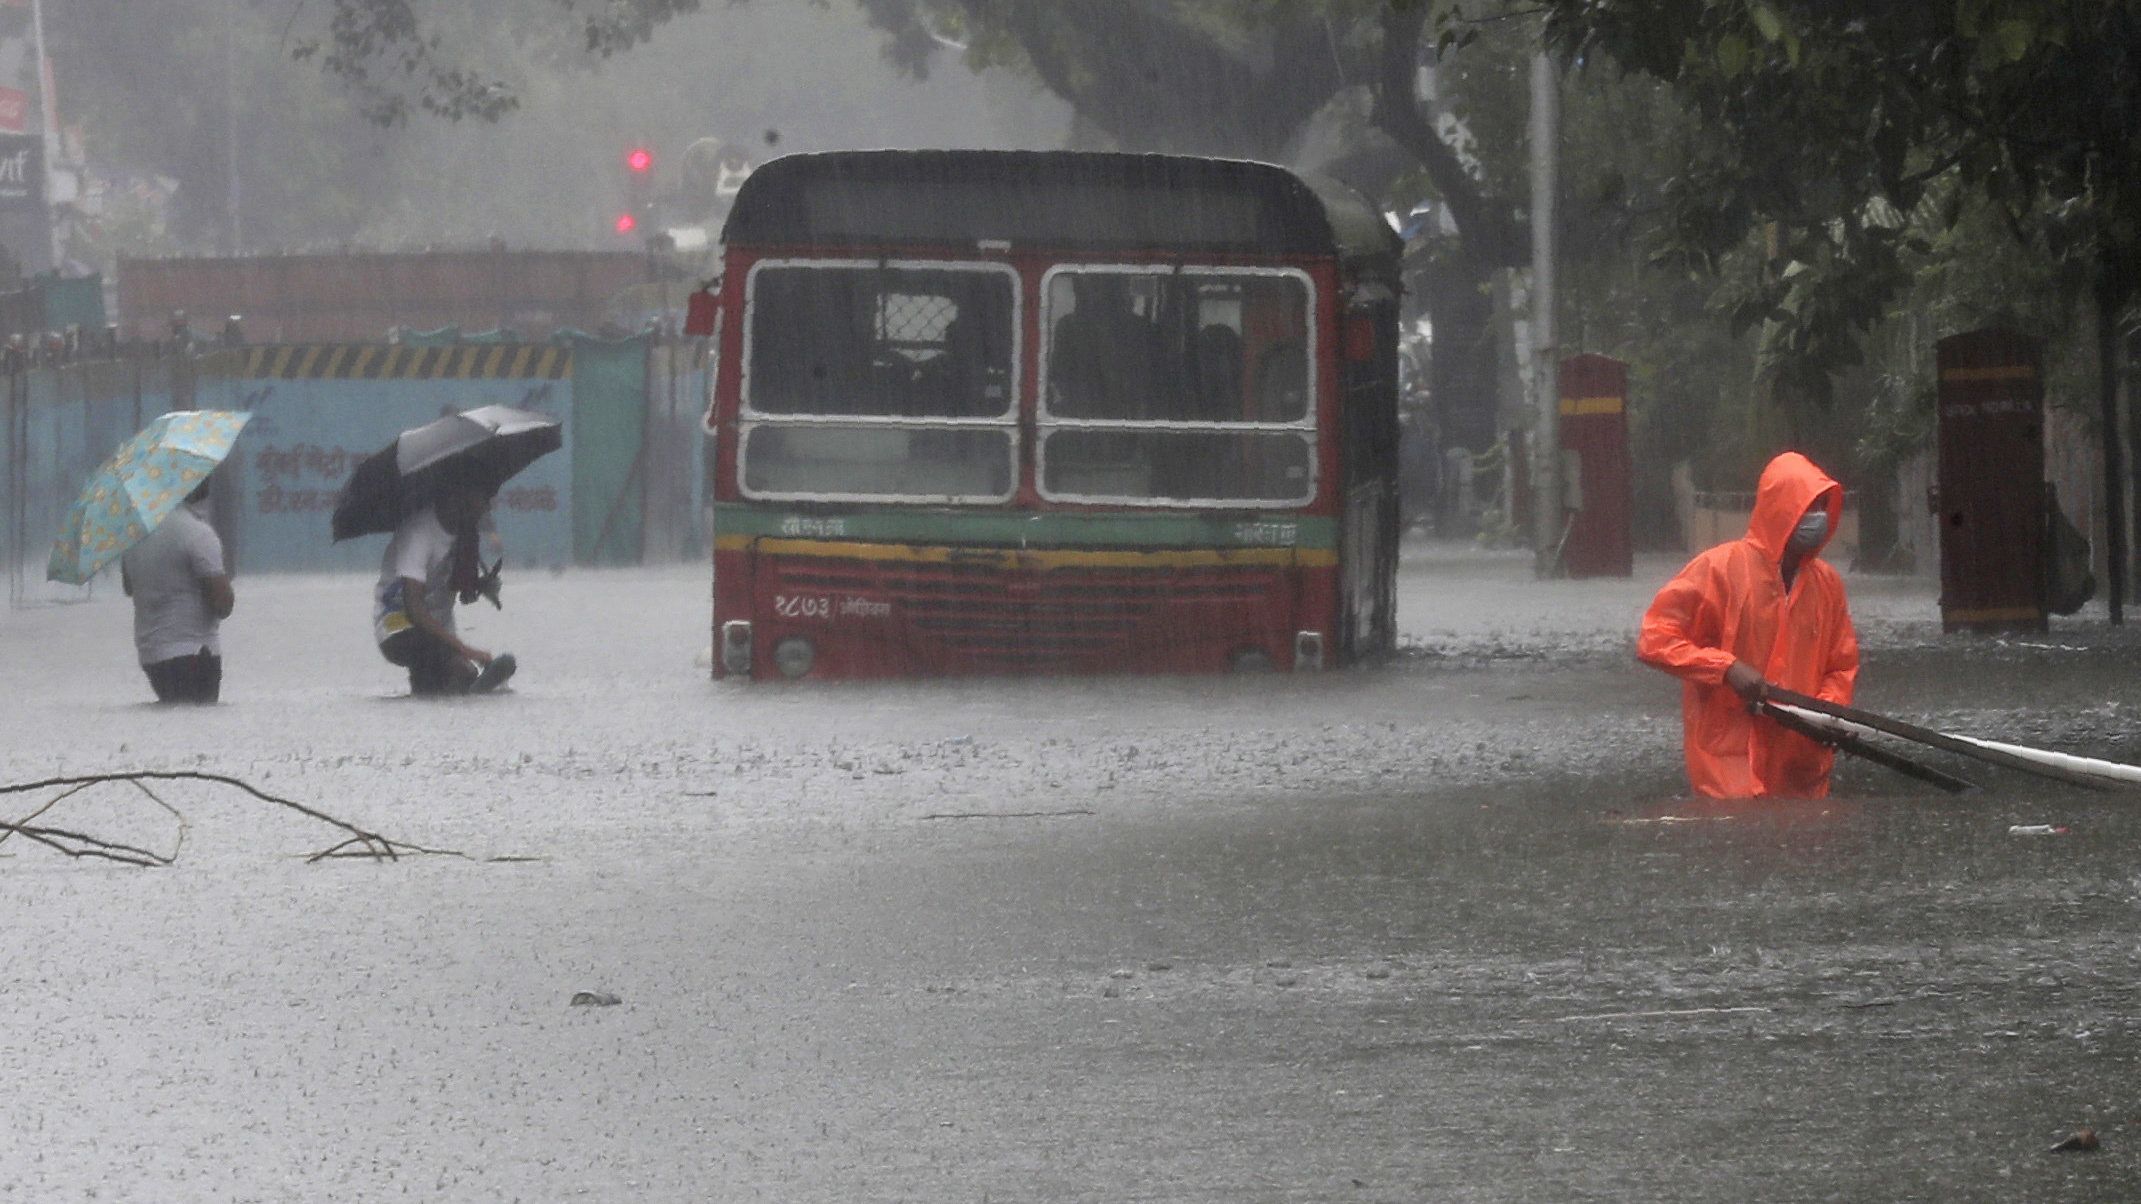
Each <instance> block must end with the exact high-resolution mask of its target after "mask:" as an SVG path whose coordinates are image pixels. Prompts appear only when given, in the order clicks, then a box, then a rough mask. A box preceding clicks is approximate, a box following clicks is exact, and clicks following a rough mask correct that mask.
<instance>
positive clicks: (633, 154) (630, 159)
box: [624, 146, 654, 176]
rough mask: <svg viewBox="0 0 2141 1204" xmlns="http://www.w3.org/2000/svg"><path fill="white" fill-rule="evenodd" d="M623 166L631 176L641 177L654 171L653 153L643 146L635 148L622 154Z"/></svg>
mask: <svg viewBox="0 0 2141 1204" xmlns="http://www.w3.org/2000/svg"><path fill="white" fill-rule="evenodd" d="M624 165H625V167H626V168H627V169H629V170H630V171H631V172H632V174H633V175H640V176H643V175H645V174H647V173H648V172H650V171H652V170H654V152H653V151H650V150H648V149H647V148H646V147H644V146H635V147H633V148H632V149H631V150H628V151H626V152H625V153H624Z"/></svg>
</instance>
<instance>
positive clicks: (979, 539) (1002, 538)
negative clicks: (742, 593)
mask: <svg viewBox="0 0 2141 1204" xmlns="http://www.w3.org/2000/svg"><path fill="white" fill-rule="evenodd" d="M714 534H715V535H716V536H722V535H744V536H773V537H778V538H783V539H812V538H817V539H862V540H882V541H886V542H896V543H963V544H989V545H993V546H1008V547H1058V548H1060V547H1104V548H1335V547H1337V546H1338V524H1337V522H1336V520H1333V519H1329V518H1318V517H1311V516H1308V515H1300V514H1256V515H1248V516H1244V517H1240V518H1206V517H1203V516H1200V515H1190V514H1080V513H1074V512H1067V511H1054V512H1051V513H1046V514H1032V513H1020V512H1005V511H973V510H901V511H886V510H852V511H840V512H813V513H807V514H806V513H802V512H799V511H792V510H784V509H781V508H779V507H777V506H750V505H738V504H735V503H728V504H723V505H717V506H715V507H714Z"/></svg>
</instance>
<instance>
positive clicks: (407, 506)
mask: <svg viewBox="0 0 2141 1204" xmlns="http://www.w3.org/2000/svg"><path fill="white" fill-rule="evenodd" d="M564 445H565V431H564V428H563V427H561V426H559V425H558V421H557V419H555V418H550V417H548V416H546V415H543V414H534V413H530V412H529V411H527V410H516V409H513V408H512V407H510V406H479V407H478V408H476V409H473V410H464V411H463V412H461V413H459V414H449V415H447V416H446V417H444V418H441V419H439V420H438V421H437V422H427V423H425V424H424V425H422V426H420V427H416V428H415V429H413V430H406V431H403V432H402V433H401V434H400V435H397V436H396V437H395V439H394V442H392V443H389V444H387V445H386V446H385V447H383V448H381V449H380V450H379V451H377V452H376V453H374V454H372V455H370V456H367V457H365V458H364V461H363V462H362V463H360V464H358V465H357V470H356V471H355V472H353V473H351V474H350V477H349V484H347V485H345V486H343V487H342V496H341V498H339V499H338V500H337V501H336V502H335V513H334V537H335V539H336V540H338V541H339V540H344V539H354V538H356V537H357V536H359V535H380V534H386V533H389V532H392V531H393V530H394V529H395V528H396V527H399V526H400V525H401V520H402V518H403V517H404V516H405V515H406V514H408V513H409V512H410V511H412V510H414V509H417V508H418V507H421V506H423V505H425V504H427V503H428V502H429V501H430V500H431V499H432V498H433V497H435V496H436V495H437V493H438V491H439V489H440V488H442V487H444V486H447V485H473V486H475V487H477V488H479V489H482V490H483V491H484V492H486V493H496V492H497V491H498V487H499V486H500V485H503V484H505V483H506V481H508V480H509V479H511V478H512V476H513V474H515V473H517V472H519V471H520V470H521V469H523V468H526V467H527V466H528V465H530V464H533V463H535V462H536V461H537V460H539V459H541V458H542V457H544V456H546V455H548V454H550V453H551V452H554V451H556V450H558V449H559V448H560V447H563V446H564Z"/></svg>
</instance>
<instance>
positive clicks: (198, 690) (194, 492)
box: [45, 410, 252, 702]
mask: <svg viewBox="0 0 2141 1204" xmlns="http://www.w3.org/2000/svg"><path fill="white" fill-rule="evenodd" d="M251 417H252V415H250V414H245V413H237V412H232V411H225V410H178V411H174V412H172V413H169V414H165V415H163V416H162V417H160V418H158V419H156V420H155V421H154V422H151V423H150V424H149V425H148V426H147V427H146V428H144V429H143V430H142V431H141V433H140V434H138V435H135V436H134V437H133V438H132V439H129V440H127V441H126V443H125V445H124V446H122V447H121V448H120V449H119V450H118V451H117V452H116V453H114V454H113V455H112V458H111V459H109V460H107V461H105V462H104V464H103V465H102V466H101V467H99V468H98V469H97V471H96V472H95V473H93V474H92V475H91V476H90V478H89V483H88V484H87V485H86V486H85V487H84V488H83V490H82V496H81V497H80V498H78V499H76V500H75V503H74V506H73V507H72V508H71V509H69V510H68V512H67V521H66V524H65V525H64V526H63V527H62V528H61V529H60V534H59V538H58V539H57V540H55V541H53V544H52V558H51V560H50V562H49V563H47V565H46V566H45V576H46V577H47V578H49V579H51V580H53V581H64V582H66V583H68V584H70V585H81V584H84V583H85V582H87V581H88V580H89V579H90V578H91V577H93V576H95V575H96V574H97V573H98V572H99V571H100V570H102V569H103V568H104V567H105V566H106V565H108V564H110V563H111V562H112V561H113V560H115V559H118V558H120V557H121V556H124V557H126V559H125V561H124V562H123V563H122V565H121V570H120V584H121V585H122V587H123V588H125V590H126V592H127V593H128V594H129V595H130V596H131V597H132V598H133V599H134V646H135V650H136V651H137V652H138V653H139V654H140V657H141V667H142V670H143V672H145V673H147V674H148V678H149V685H150V688H152V689H154V690H155V691H156V697H157V698H158V699H159V700H160V701H164V702H214V701H216V700H217V698H218V697H219V696H220V695H221V692H222V681H223V654H222V647H221V644H220V643H219V642H218V628H219V626H220V624H221V623H222V621H223V620H224V619H225V618H228V617H229V616H230V612H231V608H232V606H233V605H234V603H235V600H236V599H235V598H234V596H233V594H232V591H231V585H230V569H229V566H228V564H227V563H226V562H225V560H224V556H223V541H222V540H221V539H219V538H217V536H216V533H215V530H214V528H212V527H210V526H209V525H208V521H207V519H206V517H205V516H204V515H203V513H202V510H201V508H202V507H203V506H205V504H206V499H207V484H208V478H209V475H210V474H211V473H213V472H214V471H215V470H216V466H217V465H219V464H221V463H222V462H223V460H224V457H226V456H228V455H230V449H231V445H232V444H233V443H235V442H236V441H237V438H238V432H239V431H241V430H243V429H244V428H245V424H246V422H247V421H248V420H249V419H250V418H251Z"/></svg>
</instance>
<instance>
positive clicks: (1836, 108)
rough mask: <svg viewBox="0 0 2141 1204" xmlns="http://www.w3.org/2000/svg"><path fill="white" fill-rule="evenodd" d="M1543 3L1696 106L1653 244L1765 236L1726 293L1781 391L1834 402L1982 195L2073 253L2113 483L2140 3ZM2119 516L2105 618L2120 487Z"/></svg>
mask: <svg viewBox="0 0 2141 1204" xmlns="http://www.w3.org/2000/svg"><path fill="white" fill-rule="evenodd" d="M1544 4H1545V7H1546V8H1547V10H1548V23H1547V29H1548V36H1549V38H1550V39H1551V41H1552V42H1553V44H1554V45H1555V46H1556V48H1557V49H1558V51H1559V52H1560V54H1561V55H1562V57H1563V59H1564V61H1566V62H1569V63H1571V64H1574V63H1584V62H1590V61H1593V60H1607V61H1611V62H1613V63H1615V64H1617V65H1618V66H1620V67H1621V68H1623V69H1625V70H1627V71H1630V72H1632V73H1636V74H1640V75H1644V76H1648V77H1651V78H1654V79H1657V80H1660V81H1663V82H1664V83H1666V84H1668V85H1669V86H1671V87H1672V89H1673V90H1674V91H1675V93H1676V94H1677V95H1679V96H1680V97H1682V98H1683V99H1684V100H1685V101H1686V102H1687V103H1688V104H1689V105H1690V106H1691V107H1692V108H1693V109H1694V110H1695V111H1696V112H1697V113H1698V114H1700V116H1701V117H1702V119H1703V122H1704V126H1705V129H1706V132H1707V134H1708V137H1707V138H1706V139H1705V140H1704V141H1703V142H1702V143H1700V144H1698V145H1696V146H1693V147H1691V148H1690V150H1691V154H1690V156H1689V159H1688V162H1687V164H1686V168H1685V170H1684V171H1683V173H1682V174H1681V175H1680V176H1679V177H1678V179H1677V181H1676V185H1675V187H1674V188H1673V189H1672V190H1671V191H1670V193H1669V194H1668V197H1667V200H1668V203H1669V215H1668V220H1667V221H1666V223H1665V225H1664V228H1663V229H1664V237H1663V239H1662V240H1661V245H1660V251H1661V254H1662V255H1663V256H1664V257H1665V258H1666V259H1667V260H1669V261H1673V262H1678V263H1682V264H1685V265H1689V266H1694V267H1698V268H1701V269H1704V270H1715V269H1716V268H1717V267H1718V266H1719V265H1720V264H1722V263H1723V262H1724V261H1725V258H1726V257H1727V256H1728V255H1729V254H1730V253H1731V252H1732V251H1733V250H1734V249H1735V248H1737V247H1740V246H1743V245H1744V244H1745V242H1746V240H1747V239H1748V238H1749V237H1750V236H1751V235H1754V234H1756V233H1758V232H1759V233H1760V235H1761V236H1762V237H1763V239H1764V243H1765V246H1766V250H1767V252H1768V253H1767V254H1766V255H1765V256H1763V257H1762V262H1761V263H1760V264H1759V268H1758V272H1757V274H1756V275H1755V276H1754V277H1753V278H1752V279H1751V280H1749V281H1747V282H1746V287H1745V288H1744V289H1743V290H1742V292H1741V295H1740V297H1739V298H1738V301H1737V303H1736V305H1735V307H1734V308H1735V312H1736V317H1737V319H1738V320H1739V321H1740V322H1741V323H1743V324H1748V325H1752V324H1756V323H1762V324H1765V325H1766V328H1767V329H1766V330H1765V337H1764V341H1765V350H1766V352H1767V354H1766V356H1765V367H1766V371H1767V375H1768V378H1769V379H1770V380H1771V381H1772V382H1773V383H1774V385H1775V386H1776V388H1777V389H1778V391H1779V394H1780V400H1781V402H1782V403H1783V404H1787V405H1792V404H1801V405H1803V404H1807V403H1809V402H1812V403H1819V402H1820V401H1822V400H1823V399H1825V398H1826V396H1827V392H1828V387H1829V383H1830V381H1831V380H1832V379H1833V376H1834V374H1835V373H1836V372H1837V371H1839V370H1841V369H1843V368H1846V367H1849V366H1851V365H1853V364H1855V363H1856V362H1857V361H1858V360H1859V358H1860V355H1861V341H1860V340H1861V338H1862V336H1864V334H1865V333H1866V332H1867V331H1868V330H1870V329H1871V328H1872V327H1873V326H1874V325H1875V324H1876V323H1877V322H1878V321H1879V320H1880V319H1881V317H1882V316H1883V315H1884V314H1885V313H1886V312H1887V311H1888V308H1889V307H1890V305H1891V304H1893V303H1894V302H1895V301H1896V299H1897V298H1898V297H1900V296H1901V295H1902V294H1903V293H1904V291H1905V289H1906V288H1907V287H1908V286H1909V285H1910V283H1911V280H1912V273H1911V271H1910V270H1909V257H1910V256H1912V255H1922V254H1925V253H1927V252H1928V251H1930V250H1932V245H1931V243H1930V242H1929V238H1928V236H1929V234H1931V235H1937V234H1939V233H1942V232H1945V231H1949V230H1953V229H1954V228H1955V227H1956V226H1957V224H1958V223H1959V222H1961V221H1962V220H1963V219H1964V218H1965V216H1966V215H1968V214H1970V213H1972V212H1974V211H1976V209H1977V207H1979V206H1982V207H1983V209H1984V211H1986V212H1989V213H1990V214H1991V215H1993V216H1994V217H1995V218H1996V219H1997V220H1998V221H1999V223H2000V224H2001V225H2002V226H2004V227H2005V228H2006V229H2007V231H2008V232H2009V234H2010V235H2011V236H2012V237H2013V238H2014V239H2015V240H2016V241H2017V242H2018V243H2022V244H2025V245H2030V246H2033V247H2037V248H2040V249H2041V250H2042V251H2043V252H2044V253H2045V254H2046V255H2048V256H2049V257H2051V259H2052V260H2053V261H2054V262H2055V263H2057V264H2060V265H2062V266H2064V267H2066V268H2069V269H2071V270H2070V271H2068V272H2066V273H2065V279H2066V280H2067V281H2068V284H2069V288H2070V289H2071V291H2072V292H2073V293H2074V294H2077V295H2086V296H2087V298H2088V299H2089V300H2090V301H2091V302H2092V303H2093V306H2094V309H2095V313H2096V344H2097V361H2098V364H2099V367H2100V373H2099V382H2098V398H2099V403H2100V411H2101V415H2102V422H2103V429H2104V443H2103V446H2104V452H2105V468H2106V472H2105V479H2106V486H2107V490H2113V491H2119V492H2123V491H2122V490H2120V482H2119V478H2120V476H2121V473H2122V468H2121V466H2120V459H2121V456H2120V452H2121V450H2122V449H2121V448H2120V446H2119V443H2118V439H2117V437H2116V431H2117V429H2118V422H2117V404H2116V398H2117V393H2118V375H2117V368H2118V364H2119V355H2118V348H2117V343H2118V323H2119V321H2120V315H2121V314H2122V313H2123V312H2124V311H2126V310H2127V309H2128V308H2130V307H2131V306H2132V305H2133V304H2134V302H2135V301H2136V299H2137V292H2141V139H2136V138H2135V136H2134V131H2135V130H2136V129H2141V0H2091V2H2086V3H2069V2H2067V0H1938V2H1936V3H1927V4H1898V5H1848V6H1846V5H1837V4H1834V3H1831V2H1829V0H1544ZM1929 201H1933V202H1937V204H1935V205H1934V206H1932V207H1931V208H1930V209H1929V208H1928V207H1927V202H1929ZM2136 438H2137V439H2141V431H2137V432H2136ZM2137 450H2141V445H2137ZM2135 462H2136V464H2137V466H2141V456H2136V458H2135ZM2106 511H2107V517H2108V519H2109V521H2110V526H2111V529H2110V531H2109V540H2108V542H2109V543H2110V548H2109V551H2110V553H2111V556H2112V567H2113V572H2112V582H2111V586H2112V608H2113V616H2114V618H2115V619H2116V618H2117V617H2119V606H2120V601H2121V591H2122V589H2123V586H2124V570H2123V561H2124V556H2125V546H2124V545H2125V536H2124V531H2123V524H2124V504H2123V498H2122V497H2120V496H2116V495H2115V496H2112V497H2111V498H2109V499H2108V504H2107V506H2106Z"/></svg>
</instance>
